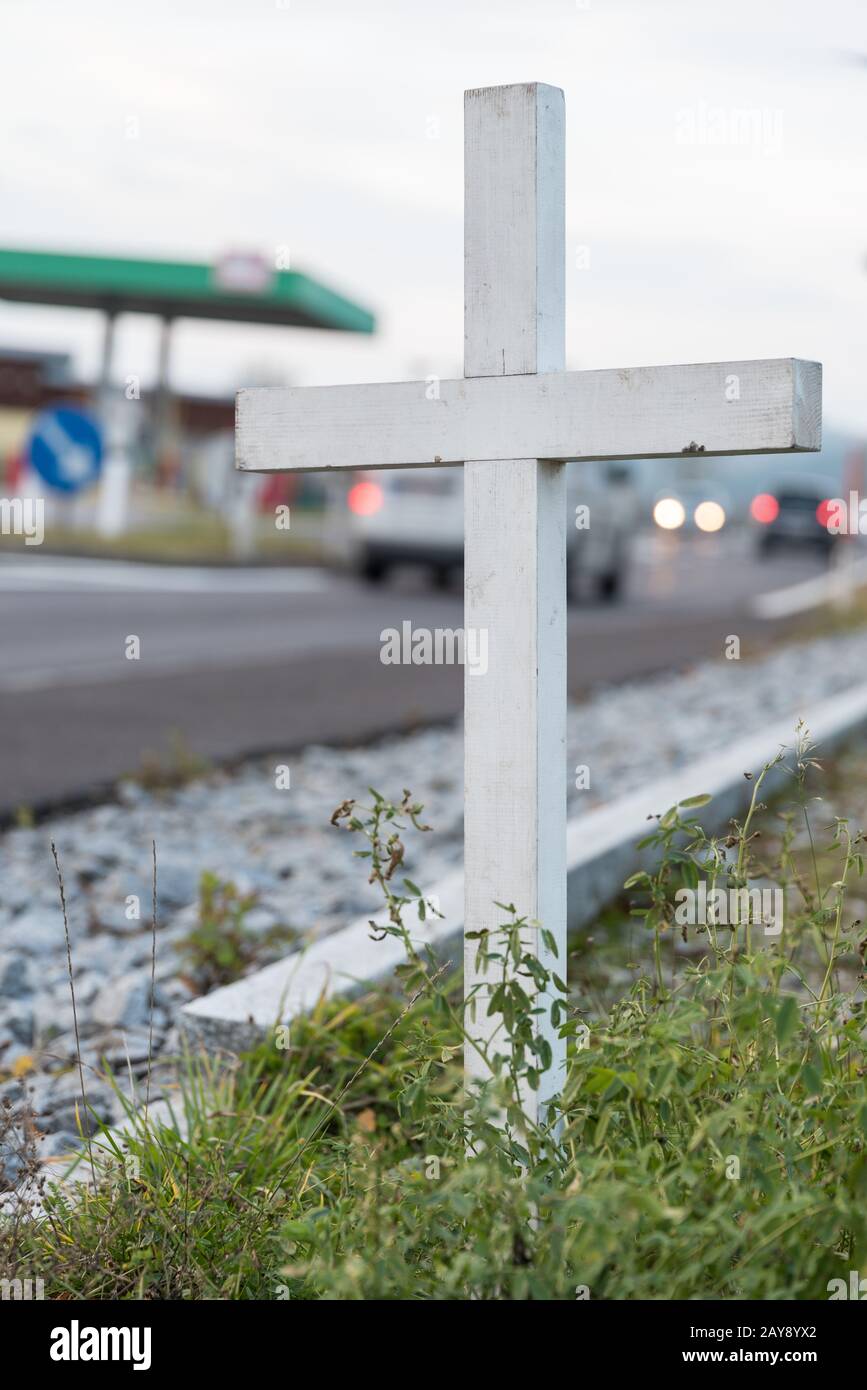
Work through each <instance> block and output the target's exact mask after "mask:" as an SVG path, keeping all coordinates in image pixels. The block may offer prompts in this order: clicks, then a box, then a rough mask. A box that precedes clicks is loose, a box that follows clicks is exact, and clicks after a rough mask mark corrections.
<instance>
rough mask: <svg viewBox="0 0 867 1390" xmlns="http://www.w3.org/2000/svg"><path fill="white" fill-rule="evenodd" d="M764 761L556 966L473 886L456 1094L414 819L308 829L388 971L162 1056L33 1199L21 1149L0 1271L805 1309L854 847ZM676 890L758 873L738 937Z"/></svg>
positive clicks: (834, 1188) (388, 815)
mask: <svg viewBox="0 0 867 1390" xmlns="http://www.w3.org/2000/svg"><path fill="white" fill-rule="evenodd" d="M781 759H782V755H781ZM781 759H780V760H777V763H780V765H782V763H781ZM785 761H786V764H787V765H788V766H789V767H790V771H791V779H790V784H789V788H788V792H787V793H786V795H785V796H784V797H783V798H782V799H781V800H777V801H775V803H774V804H773V805H772V806H771V807H770V808H768V807H766V806H765V805H763V802H762V788H763V785H764V783H765V778H766V775H767V772H768V769H764V770H762V771H761V772H759V774H758V775H757V776H756V777H755V778H754V779H752V778H751V779H750V780H751V781H752V792H753V795H752V804H751V806H750V808H749V811H748V812H747V814H746V815H745V816H744V818H743V820H741V821H738V822H732V823H731V825H730V826H729V828H728V831H727V833H725V834H723V835H720V836H715V835H709V834H706V833H705V831H704V830H703V829H702V827H701V824H700V815H701V810H702V806H703V805H704V803H705V802H706V798H703V797H701V796H697V797H695V798H693V799H692V800H691V801H690V802H687V803H684V804H682V805H680V806H678V807H674V808H672V809H670V810H669V811H667V812H666V813H665V814H664V815H662V816H660V817H658V818H657V819H656V820H655V821H653V822H652V823H651V824H650V825H649V829H648V836H647V839H646V842H645V849H646V850H648V851H650V852H651V854H652V867H651V868H650V869H649V870H648V871H647V872H643V871H642V872H640V873H638V874H636V875H634V876H633V877H632V878H631V879H630V880H629V883H628V884H627V886H626V890H625V893H626V896H625V898H624V902H623V904H622V906H621V907H620V908H615V909H613V910H612V911H610V912H609V913H607V914H605V916H604V918H603V919H601V920H600V922H599V924H598V927H597V928H596V929H594V931H593V933H592V934H591V935H592V938H593V941H592V944H588V942H587V941H586V940H585V941H582V942H579V943H576V949H575V951H574V953H573V954H572V956H571V958H570V962H569V963H568V965H569V969H568V983H567V979H566V976H567V962H565V961H564V962H562V963H561V965H559V966H558V971H557V973H551V974H549V973H548V972H547V971H546V970H544V969H543V968H542V967H541V966H540V964H539V962H538V960H537V959H536V958H535V957H534V956H533V955H531V954H530V953H529V952H528V951H527V950H526V948H525V944H524V937H525V935H526V933H525V932H524V930H523V929H524V928H525V927H526V923H525V922H524V920H523V919H522V918H521V917H520V915H519V911H518V910H516V907H514V906H512V905H509V904H505V905H503V907H502V916H501V926H500V929H499V930H498V931H497V932H496V933H492V934H490V935H488V936H486V937H484V938H480V939H478V940H477V948H478V950H479V951H480V952H481V953H482V955H483V956H484V957H486V958H487V959H488V961H489V964H490V966H491V969H492V970H493V971H494V972H496V974H497V976H498V979H499V983H498V986H497V988H496V990H495V991H494V993H493V997H492V999H491V1004H490V1011H491V1012H492V1013H493V1014H494V1015H495V1016H496V1019H497V1022H498V1025H499V1027H498V1032H497V1034H496V1036H495V1038H494V1040H493V1042H492V1043H491V1044H490V1045H489V1046H488V1048H487V1050H486V1055H487V1060H488V1063H489V1065H490V1068H491V1071H492V1074H493V1079H492V1080H491V1082H490V1083H489V1085H488V1086H487V1087H486V1088H485V1089H484V1090H483V1091H482V1093H481V1094H480V1095H473V1096H470V1095H467V1094H466V1093H465V1091H464V1089H463V1084H462V1066H461V1059H462V1050H463V1044H464V1041H465V1028H464V1016H463V1008H462V1001H461V995H460V979H459V975H458V972H457V971H456V969H455V968H454V966H453V965H452V964H449V963H447V962H442V961H441V960H438V959H436V958H435V957H434V956H433V955H432V954H431V953H430V952H429V951H428V950H427V949H426V948H421V947H420V946H419V945H418V940H417V930H416V928H417V924H418V920H419V917H420V916H421V915H423V914H424V913H425V912H427V911H428V910H429V908H428V907H427V905H426V904H425V902H424V899H423V898H422V895H421V894H420V892H419V891H418V889H417V887H416V885H415V884H414V883H412V882H411V881H409V880H407V879H404V878H402V876H401V861H402V857H403V848H404V844H405V842H406V839H407V836H408V835H412V834H421V835H425V834H427V833H429V831H428V827H426V826H425V825H424V823H423V821H422V819H421V816H422V808H421V807H420V806H419V805H417V804H415V803H414V802H413V799H412V797H411V796H410V794H409V793H405V794H404V796H403V797H402V798H401V799H400V800H399V801H397V802H389V801H388V800H386V799H384V798H383V797H381V796H380V795H379V794H377V793H372V795H371V800H370V802H369V804H368V805H365V806H361V805H357V804H354V803H352V802H344V803H343V804H342V806H340V807H338V809H337V811H336V812H335V814H334V824H335V827H336V828H337V829H339V830H340V831H341V833H342V834H344V833H345V832H347V831H348V832H349V835H348V836H347V837H346V838H347V839H348V841H349V843H350V844H352V845H354V847H355V849H356V851H357V852H360V854H361V856H362V863H363V864H364V867H365V869H366V870H367V872H368V873H369V875H370V877H371V879H372V881H373V882H375V883H377V884H379V886H380V888H381V889H382V892H383V895H384V899H385V901H386V904H387V906H388V910H389V923H388V925H387V927H386V928H384V931H385V932H387V933H390V934H393V935H396V936H398V937H399V938H400V939H401V940H402V942H403V944H404V947H405V951H406V962H405V964H404V965H403V966H402V967H401V968H400V970H399V971H398V972H397V978H396V980H395V982H394V987H393V988H391V989H381V990H377V991H375V992H372V993H370V994H368V995H366V996H365V997H363V998H360V999H356V1000H353V1001H331V1002H324V1001H323V1002H321V1003H320V1005H319V1006H318V1007H317V1008H316V1009H315V1010H314V1011H313V1013H312V1015H311V1016H310V1017H309V1018H306V1019H303V1020H300V1021H298V1022H294V1023H293V1024H292V1027H291V1030H290V1031H289V1034H288V1036H287V1035H286V1030H281V1029H279V1028H275V1030H274V1036H273V1037H271V1038H268V1039H267V1040H265V1041H264V1042H263V1043H262V1045H261V1046H260V1047H259V1048H258V1049H257V1050H255V1051H254V1052H252V1053H250V1054H247V1055H244V1056H242V1057H239V1058H233V1059H231V1060H230V1061H229V1062H226V1060H225V1059H222V1060H221V1061H220V1062H214V1061H208V1060H207V1059H205V1058H202V1057H198V1056H195V1057H194V1056H187V1057H185V1058H184V1059H182V1063H181V1065H180V1069H179V1075H180V1080H179V1082H178V1085H177V1088H176V1090H175V1092H174V1098H173V1102H172V1103H173V1108H174V1112H175V1116H176V1123H175V1124H174V1125H170V1126H169V1127H162V1126H159V1125H157V1124H156V1122H155V1120H154V1118H153V1114H152V1113H151V1112H148V1113H145V1112H144V1111H143V1110H139V1111H138V1113H137V1114H133V1112H130V1123H131V1134H130V1136H129V1138H128V1140H127V1141H126V1142H125V1144H123V1145H121V1143H120V1141H119V1140H118V1139H116V1138H114V1137H112V1136H110V1135H105V1134H102V1135H99V1134H98V1135H97V1136H96V1137H95V1138H94V1139H93V1140H92V1141H91V1143H90V1146H89V1147H87V1148H85V1150H84V1152H83V1156H82V1160H81V1163H80V1165H79V1170H78V1175H79V1176H80V1177H81V1178H82V1179H88V1178H89V1181H83V1183H82V1185H81V1187H80V1188H78V1189H70V1188H64V1189H61V1188H55V1189H53V1190H50V1191H49V1190H47V1188H45V1185H44V1181H43V1180H42V1179H41V1178H39V1177H38V1176H37V1166H36V1164H35V1159H34V1162H33V1163H32V1164H30V1165H29V1167H25V1169H24V1179H23V1180H22V1181H20V1182H19V1189H20V1190H19V1193H18V1198H17V1200H10V1201H9V1202H8V1203H7V1207H6V1217H5V1224H4V1225H3V1226H2V1234H0V1267H2V1274H3V1275H4V1276H5V1277H9V1278H14V1277H19V1278H25V1277H29V1278H38V1277H41V1278H43V1279H44V1280H45V1289H46V1296H47V1297H55V1298H56V1297H70V1296H72V1297H78V1298H93V1299H107V1298H112V1299H117V1298H170V1299H197V1298H218V1299H219V1298H224V1299H238V1298H240V1299H320V1298H331V1299H335V1298H336V1299H372V1298H385V1299H467V1298H479V1299H567V1300H574V1299H576V1298H578V1299H583V1298H587V1297H590V1298H592V1299H666V1300H667V1299H747V1298H756V1299H771V1300H774V1299H826V1298H828V1297H829V1286H832V1285H831V1281H833V1280H836V1279H841V1280H848V1278H849V1274H850V1271H853V1270H854V1271H860V1272H861V1273H862V1274H863V1273H864V1272H867V1089H865V1062H867V1056H865V1054H867V1046H865V1036H864V1015H863V999H862V994H863V978H864V956H865V950H867V928H865V926H864V925H863V924H862V921H861V912H862V904H861V901H860V899H859V894H860V892H861V878H862V873H863V859H862V839H861V835H860V832H859V831H858V830H857V829H856V828H855V826H854V824H852V823H850V820H849V819H848V818H847V817H846V816H844V815H838V814H835V813H834V812H833V810H832V809H829V807H828V806H826V804H825V803H824V802H822V801H821V800H819V799H818V798H817V795H816V791H817V788H818V787H819V786H820V785H821V784H822V783H821V778H822V772H821V769H820V768H819V767H818V765H817V763H816V761H815V759H814V757H813V754H812V750H811V748H810V744H809V740H808V738H807V736H806V733H805V732H804V731H803V730H801V731H799V734H798V740H797V746H796V748H795V749H794V751H793V752H792V753H791V754H789V755H787V757H786V760H785ZM776 765H777V764H776V763H775V764H774V765H772V766H776ZM862 785H863V782H862ZM830 787H831V797H832V801H833V802H835V803H837V802H842V801H845V799H846V796H845V793H846V785H845V780H844V782H843V783H841V781H840V778H839V776H838V775H837V774H835V775H834V776H832V777H831V779H830ZM698 790H700V789H698ZM341 849H343V846H341V845H340V844H337V845H336V846H335V852H340V851H341ZM344 852H346V851H345V849H344ZM701 882H704V883H705V885H706V886H708V887H709V888H710V889H714V890H715V889H720V890H722V891H724V892H725V893H729V892H730V891H731V892H734V893H737V892H739V891H740V890H742V889H749V888H750V887H756V886H757V885H765V884H772V885H773V886H774V887H776V888H778V889H779V890H781V891H782V893H783V895H784V905H785V911H784V914H783V916H782V918H781V920H780V922H779V924H777V923H775V924H774V927H773V930H772V931H770V932H769V931H768V930H767V927H768V923H767V922H766V921H762V920H761V917H760V915H759V914H757V913H752V912H751V913H749V914H747V920H745V921H742V922H741V923H740V924H739V925H737V926H734V927H733V926H731V925H728V924H725V925H724V924H722V923H721V922H720V921H716V922H715V921H714V920H712V919H711V920H710V921H707V922H698V923H696V924H686V923H683V922H681V921H680V920H679V918H678V904H679V903H680V902H681V901H682V899H683V890H684V889H688V890H691V891H693V892H694V891H696V890H697V888H698V885H699V884H700V883H701ZM214 894H215V896H214V903H213V910H214V912H215V913H219V912H220V911H225V910H228V912H229V914H230V916H231V914H232V912H234V911H236V910H237V909H238V908H239V906H240V905H239V904H237V903H236V904H228V905H226V904H223V905H222V907H220V906H219V903H218V897H217V887H216V886H215V888H214ZM214 920H216V918H215V919H214ZM777 925H779V926H780V928H781V929H780V930H777ZM379 930H380V932H381V931H382V930H383V929H379ZM542 1010H544V1011H545V1012H550V1013H551V1014H552V1017H553V1021H554V1024H555V1026H556V1027H557V1028H559V1029H561V1030H562V1032H563V1033H564V1034H565V1036H566V1038H567V1040H568V1045H569V1061H568V1072H567V1076H566V1078H565V1082H564V1085H563V1088H562V1099H561V1102H560V1104H559V1106H558V1107H557V1110H556V1111H554V1112H551V1113H550V1114H549V1115H548V1117H547V1121H546V1123H545V1124H543V1125H540V1126H536V1125H532V1124H528V1122H527V1121H526V1120H525V1118H524V1114H523V1111H522V1109H521V1106H520V1103H519V1097H520V1095H521V1094H523V1093H525V1092H526V1090H527V1089H528V1088H529V1089H532V1088H535V1087H537V1086H538V1085H539V1084H540V1081H541V1080H542V1079H543V1077H544V1073H545V1071H546V1069H547V1067H548V1066H549V1064H550V1056H549V1054H548V1050H547V1047H546V1045H545V1043H544V1042H542V1041H540V1040H539V1039H538V1037H537V1033H536V1028H535V1022H536V1018H537V1016H538V1014H539V1012H540V1011H542ZM22 1094H23V1092H22ZM140 1099H141V1100H143V1099H144V1097H141V1098H140ZM24 1104H25V1102H24V1100H22V1107H23V1106H24ZM82 1105H84V1102H82ZM14 1108H15V1107H14V1106H12V1105H11V1104H10V1106H8V1107H7V1111H6V1114H7V1124H8V1123H10V1121H9V1119H8V1116H9V1114H10V1112H11V1110H13V1109H14ZM30 1142H31V1145H32V1147H33V1152H34V1155H35V1153H36V1152H37V1151H38V1139H37V1138H36V1137H35V1136H34V1135H33V1133H32V1131H31V1133H30ZM28 1204H30V1206H28ZM33 1204H36V1206H35V1211H34V1210H31V1207H33ZM832 1287H833V1286H832Z"/></svg>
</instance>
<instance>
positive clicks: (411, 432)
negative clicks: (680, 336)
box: [236, 235, 822, 472]
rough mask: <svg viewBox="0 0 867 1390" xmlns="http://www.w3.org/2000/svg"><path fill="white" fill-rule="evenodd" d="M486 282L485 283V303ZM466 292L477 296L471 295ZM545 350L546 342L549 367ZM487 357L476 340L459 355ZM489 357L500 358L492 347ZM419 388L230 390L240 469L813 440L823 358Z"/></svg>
mask: <svg viewBox="0 0 867 1390" xmlns="http://www.w3.org/2000/svg"><path fill="white" fill-rule="evenodd" d="M476 240H477V241H478V235H477V237H476ZM475 278H479V277H475ZM493 279H494V277H493V276H490V277H488V278H487V279H486V291H485V296H484V300H485V302H486V303H487V302H488V301H490V300H491V298H492V290H491V289H490V285H489V283H488V281H489V280H493ZM502 297H503V298H506V297H507V296H506V295H505V294H504V295H503V296H502ZM518 297H519V299H522V298H524V297H525V296H524V295H523V292H522V291H519V294H518ZM467 298H468V302H471V303H473V304H475V303H476V297H475V296H474V295H473V294H472V292H471V291H470V290H468V291H467ZM474 312H475V311H474ZM550 319H551V311H550V309H548V311H547V313H546V317H545V318H544V319H538V318H534V326H533V328H532V329H531V330H528V332H527V333H525V334H523V335H519V336H520V338H521V343H520V352H519V353H518V354H517V355H518V356H520V360H521V363H522V365H526V363H527V362H528V361H529V360H532V356H528V355H527V354H528V352H529V348H530V345H531V344H537V345H539V344H540V343H541V341H542V340H541V339H540V337H539V332H540V324H541V325H543V326H547V325H548V324H549V323H550ZM480 331H481V330H480ZM498 331H500V332H502V329H500V330H498ZM561 346H562V345H561ZM553 351H554V348H553V347H552V346H551V345H550V344H548V345H547V349H546V352H545V354H544V358H545V361H546V363H547V365H548V366H549V367H550V363H551V354H552V353H553ZM495 358H496V354H492V353H491V350H490V345H489V344H487V343H486V344H484V345H483V346H482V349H481V352H480V356H479V357H475V356H470V357H468V362H469V361H471V362H473V363H474V364H475V365H478V363H479V362H480V361H491V362H493V361H494V360H495ZM499 360H500V361H503V360H510V359H508V358H507V357H506V356H505V355H504V354H503V353H501V354H500V358H499ZM511 360H512V361H514V360H516V354H513V355H512V358H511ZM429 390H430V388H429V386H428V384H427V383H425V382H412V381H410V382H398V383H385V384H379V385H370V386H313V387H289V388H285V387H254V388H251V389H248V390H246V391H241V392H239V394H238V400H237V430H236V439H237V446H236V449H237V463H238V467H239V468H243V469H247V470H249V471H252V472H269V471H271V470H283V469H287V470H292V471H299V472H304V471H317V470H320V471H321V470H325V469H329V468H400V467H407V466H410V465H413V466H418V467H424V466H425V465H428V466H431V465H437V464H441V463H445V464H457V463H463V462H465V461H466V460H469V459H472V460H488V461H491V460H495V459H508V458H545V459H625V458H653V457H658V458H678V457H680V456H682V455H683V454H685V453H703V454H707V455H716V454H748V453H789V452H801V451H811V450H816V449H819V448H821V443H822V436H821V396H822V369H821V366H820V365H819V363H817V362H802V361H798V360H797V359H795V358H791V357H783V358H771V359H768V360H761V361H754V362H711V363H700V364H694V365H687V366H671V367H632V368H625V369H623V370H606V371H587V372H558V371H548V372H546V373H540V374H539V375H535V374H531V373H526V374H522V375H512V376H502V375H496V376H490V377H484V376H470V377H467V378H462V379H460V380H454V381H442V382H440V384H439V399H433V400H429V399H427V394H429Z"/></svg>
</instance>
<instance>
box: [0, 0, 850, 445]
mask: <svg viewBox="0 0 867 1390" xmlns="http://www.w3.org/2000/svg"><path fill="white" fill-rule="evenodd" d="M0 18H2V26H3V43H2V49H0V51H2V53H3V67H2V82H0V113H2V115H0V127H2V129H0V135H2V151H3V155H2V160H0V208H2V222H0V244H3V245H7V246H20V247H43V248H47V249H52V248H53V249H59V250H64V251H66V250H81V251H105V252H109V253H116V254H128V253H132V254H144V255H154V256H167V257H174V258H179V259H183V258H189V259H191V260H203V259H205V260H210V259H211V258H213V257H214V256H217V255H219V254H220V253H221V252H223V251H225V250H226V249H228V248H236V249H237V248H243V249H247V248H249V249H256V250H258V251H260V252H262V253H264V254H265V255H266V256H268V257H273V256H274V254H275V251H276V250H277V248H280V247H285V246H289V247H290V248H291V257H292V263H293V265H294V266H295V267H296V268H298V269H299V270H304V271H306V272H307V273H308V274H311V275H313V276H314V277H316V278H319V279H321V280H323V281H324V282H326V283H327V284H330V285H332V286H333V287H335V288H337V289H340V290H341V291H343V292H344V293H346V294H348V295H349V296H350V297H352V298H354V299H356V300H358V301H359V302H360V303H362V304H364V305H365V306H368V307H370V308H371V309H373V310H374V311H375V313H376V314H377V317H378V321H379V328H378V332H377V334H376V336H375V337H374V338H371V339H365V338H362V337H360V336H351V335H331V334H320V333H311V332H304V331H300V330H278V329H264V328H262V329H247V328H235V327H231V326H228V325H206V326H202V325H196V324H193V323H190V322H184V323H182V324H181V325H180V326H179V329H178V331H177V334H176V344H175V358H174V363H173V373H174V380H175V382H176V383H178V384H180V385H182V386H183V387H185V388H188V389H202V390H208V391H226V392H230V391H232V390H234V389H235V387H236V386H238V385H239V384H242V383H243V382H244V381H250V380H252V379H255V378H256V377H257V376H258V377H260V378H261V377H262V376H263V375H264V371H265V369H266V368H267V369H268V370H269V371H270V372H271V374H272V375H275V376H276V375H282V376H283V378H284V379H286V380H287V381H293V382H298V383H303V384H307V383H314V382H328V381H334V382H338V381H365V380H396V379H401V378H406V377H413V376H424V375H426V374H428V373H431V372H435V373H439V374H441V375H454V374H459V373H460V371H461V356H462V340H463V325H462V316H463V283H462V277H463V268H462V237H463V227H462V203H463V150H462V114H463V90H464V88H466V87H479V86H487V85H490V84H494V83H505V82H517V81H544V82H549V83H552V84H554V85H556V86H560V87H562V88H563V89H564V91H565V93H566V118H567V364H568V365H569V366H570V367H608V366H633V365H640V364H649V363H659V362H690V361H699V360H715V359H725V358H739V357H770V356H788V355H794V356H801V357H812V358H818V359H820V360H822V361H823V362H824V364H825V405H826V419H827V420H828V422H829V423H831V424H832V425H836V426H838V427H843V428H846V429H853V430H857V431H860V432H862V433H864V434H867V389H865V387H867V160H865V156H864V147H865V142H867V58H865V55H867V5H865V3H864V0H823V3H822V4H816V3H815V0H725V3H719V4H712V3H710V0H577V3H576V0H534V2H533V3H531V0H527V3H520V0H438V3H434V0H402V2H401V0H374V2H373V3H371V2H370V0H148V3H147V4H141V3H131V2H130V0H110V2H109V0H106V2H105V3H103V0H0ZM136 133H137V138H130V137H131V135H133V136H135V135H136ZM98 343H99V334H98V322H97V318H96V316H95V315H91V314H87V313H84V312H77V311H72V310H56V311H55V310H51V309H45V308H35V307H34V308H29V307H24V306H11V305H6V304H3V305H0V344H3V345H10V344H12V345H18V346H30V347H45V348H50V349H54V350H58V349H60V350H70V351H73V352H75V353H76V355H77V359H78V363H79V366H80V369H81V370H82V372H87V373H92V372H94V371H95V369H96V363H97V355H98ZM155 360H156V327H155V324H154V323H153V321H151V320H148V319H135V318H126V319H125V320H123V321H122V324H121V327H120V330H119V335H118V348H117V370H118V373H119V374H126V373H127V372H134V373H137V374H138V375H140V376H141V377H142V378H143V379H144V380H145V381H148V380H150V379H151V378H152V376H153V371H154V367H155Z"/></svg>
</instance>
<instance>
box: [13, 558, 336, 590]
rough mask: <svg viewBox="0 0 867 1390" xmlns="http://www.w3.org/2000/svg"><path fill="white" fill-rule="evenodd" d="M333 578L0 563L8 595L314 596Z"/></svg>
mask: <svg viewBox="0 0 867 1390" xmlns="http://www.w3.org/2000/svg"><path fill="white" fill-rule="evenodd" d="M330 580H331V576H330V575H329V574H328V572H327V571H326V570H324V569H319V568H314V567H313V566H297V567H295V566H293V567H291V568H289V567H287V568H279V569H277V568H274V569H266V568H262V569H237V570H234V569H231V568H228V567H226V568H223V567H222V566H221V567H214V568H209V567H207V566H202V565H197V566H193V565H153V564H136V563H132V562H130V561H126V560H69V561H67V560H60V559H58V560H50V559H39V560H37V559H34V560H32V561H30V560H26V561H25V560H4V561H0V592H4V591H5V592H8V593H15V592H17V591H21V590H28V589H29V590H33V589H42V590H49V591H56V592H60V591H68V590H85V589H106V590H112V589H114V590H127V591H129V590H138V591H140V592H142V593H175V594H312V593H320V592H322V591H323V590H325V589H327V588H329V587H330Z"/></svg>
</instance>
